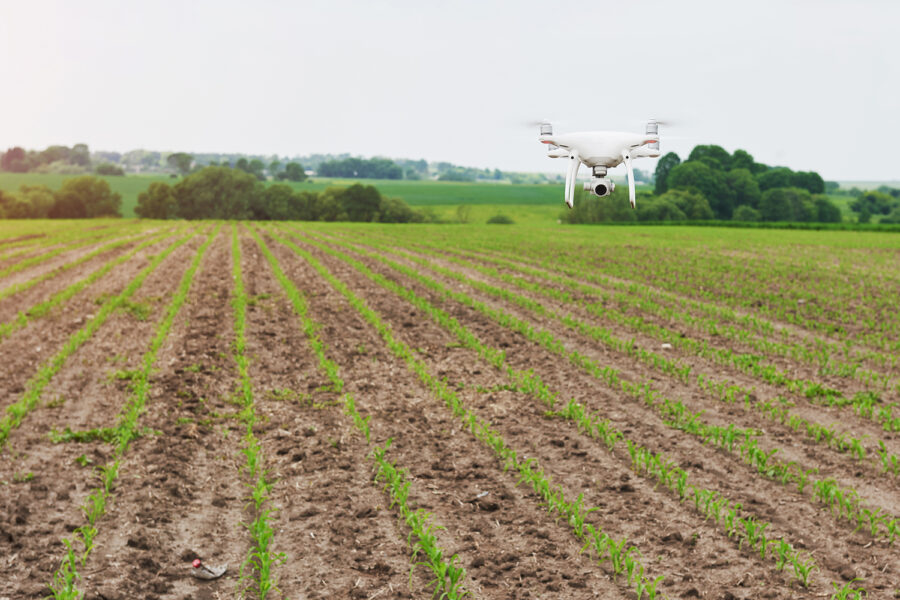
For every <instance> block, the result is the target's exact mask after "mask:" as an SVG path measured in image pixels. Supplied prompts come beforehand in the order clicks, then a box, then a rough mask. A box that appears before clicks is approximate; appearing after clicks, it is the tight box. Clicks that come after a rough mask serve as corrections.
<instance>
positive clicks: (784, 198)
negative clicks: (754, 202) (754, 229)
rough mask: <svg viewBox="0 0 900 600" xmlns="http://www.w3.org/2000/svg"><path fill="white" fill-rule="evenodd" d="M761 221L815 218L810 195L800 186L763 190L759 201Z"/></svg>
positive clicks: (807, 219) (814, 209)
mask: <svg viewBox="0 0 900 600" xmlns="http://www.w3.org/2000/svg"><path fill="white" fill-rule="evenodd" d="M759 213H760V216H761V218H762V220H763V221H800V222H810V221H813V220H815V218H816V215H817V213H816V205H815V203H814V202H813V199H812V195H811V194H810V193H809V192H808V191H807V190H804V189H802V188H792V187H785V188H772V189H770V190H766V191H765V192H763V195H762V198H761V199H760V201H759Z"/></svg>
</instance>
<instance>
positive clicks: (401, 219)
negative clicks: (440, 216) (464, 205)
mask: <svg viewBox="0 0 900 600" xmlns="http://www.w3.org/2000/svg"><path fill="white" fill-rule="evenodd" d="M457 212H458V210H457ZM378 220H379V221H380V222H382V223H421V222H422V221H424V220H425V217H424V216H423V215H422V213H420V212H418V211H415V210H413V209H412V208H410V207H409V205H408V204H407V203H406V202H404V201H403V200H401V199H400V198H382V199H381V208H380V209H379V210H378Z"/></svg>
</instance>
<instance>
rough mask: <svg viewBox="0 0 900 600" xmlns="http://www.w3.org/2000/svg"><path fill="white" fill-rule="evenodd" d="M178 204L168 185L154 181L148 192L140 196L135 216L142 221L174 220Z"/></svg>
mask: <svg viewBox="0 0 900 600" xmlns="http://www.w3.org/2000/svg"><path fill="white" fill-rule="evenodd" d="M177 209H178V202H177V201H176V199H175V194H174V192H173V191H172V188H171V187H169V185H168V184H167V183H162V182H160V181H154V182H153V183H151V184H150V187H148V188H147V190H146V191H144V192H141V193H140V194H138V201H137V206H135V207H134V214H136V215H137V216H138V217H141V218H142V219H174V218H175V216H176V215H177V212H178V211H177Z"/></svg>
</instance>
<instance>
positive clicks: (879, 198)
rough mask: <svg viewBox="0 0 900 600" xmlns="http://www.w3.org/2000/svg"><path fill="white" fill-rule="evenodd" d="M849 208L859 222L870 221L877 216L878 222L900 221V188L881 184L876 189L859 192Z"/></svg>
mask: <svg viewBox="0 0 900 600" xmlns="http://www.w3.org/2000/svg"><path fill="white" fill-rule="evenodd" d="M850 210H852V211H853V212H855V213H856V214H857V215H858V219H859V222H860V223H871V222H872V218H873V217H878V222H879V223H900V190H898V189H895V188H890V187H887V186H884V185H883V186H881V187H879V188H878V189H877V190H872V191H868V192H859V193H858V195H857V196H856V199H854V200H853V201H852V202H850Z"/></svg>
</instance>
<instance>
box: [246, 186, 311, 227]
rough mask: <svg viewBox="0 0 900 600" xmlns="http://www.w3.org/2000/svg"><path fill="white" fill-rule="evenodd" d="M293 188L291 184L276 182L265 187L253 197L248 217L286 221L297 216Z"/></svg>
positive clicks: (297, 211)
mask: <svg viewBox="0 0 900 600" xmlns="http://www.w3.org/2000/svg"><path fill="white" fill-rule="evenodd" d="M299 212H300V211H299V210H298V207H297V202H296V198H295V197H294V190H293V189H291V186H289V185H285V184H283V183H276V184H275V185H270V186H269V187H267V188H265V191H264V192H263V193H262V194H258V195H256V196H254V197H253V204H251V205H250V217H251V218H252V219H256V220H260V221H267V220H272V221H287V220H291V219H297V218H299Z"/></svg>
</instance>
